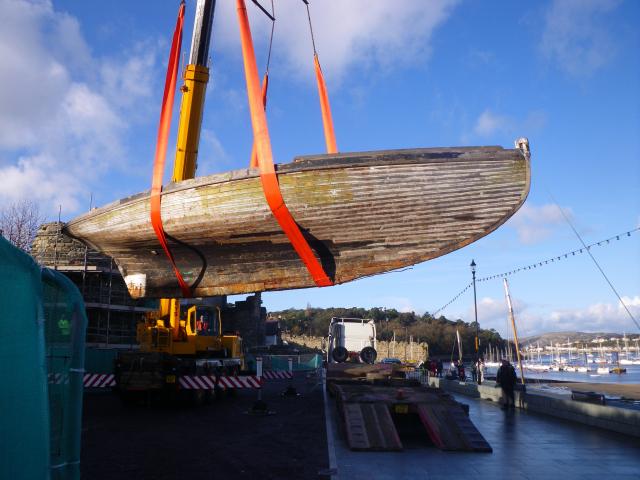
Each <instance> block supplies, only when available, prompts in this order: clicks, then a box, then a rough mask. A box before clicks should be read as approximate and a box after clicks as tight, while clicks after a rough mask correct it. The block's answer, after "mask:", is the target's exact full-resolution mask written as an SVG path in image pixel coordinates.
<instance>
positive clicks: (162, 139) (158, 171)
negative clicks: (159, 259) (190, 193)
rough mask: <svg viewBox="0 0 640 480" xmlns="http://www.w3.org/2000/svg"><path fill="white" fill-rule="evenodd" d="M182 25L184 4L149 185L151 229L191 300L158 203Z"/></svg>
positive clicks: (163, 103)
mask: <svg viewBox="0 0 640 480" xmlns="http://www.w3.org/2000/svg"><path fill="white" fill-rule="evenodd" d="M183 23H184V1H183V2H182V3H181V4H180V10H179V11H178V19H177V21H176V28H175V30H174V32H173V41H172V42H171V53H170V54H169V65H168V67H167V77H166V79H165V83H164V95H163V97H162V109H161V110H160V125H159V126H158V139H157V142H156V155H155V160H154V162H153V181H152V184H151V225H152V226H153V230H154V231H155V232H156V236H157V237H158V240H159V241H160V245H162V249H163V250H164V253H166V254H167V257H168V258H169V261H170V262H171V266H172V267H173V271H174V273H175V274H176V278H177V279H178V283H179V284H180V289H181V290H182V295H183V296H185V297H191V288H189V286H188V285H187V284H186V283H185V281H184V278H182V274H181V273H180V270H179V269H178V266H177V265H176V261H175V259H174V257H173V254H172V253H171V250H170V249H169V245H168V244H167V239H166V236H165V233H164V228H163V227H162V216H161V210H160V203H161V200H162V197H161V195H160V193H161V192H162V177H163V175H164V164H165V160H166V156H167V143H168V140H169V128H170V126H171V113H172V110H173V99H174V96H175V91H176V82H177V78H178V64H179V61H180V46H181V45H182V25H183Z"/></svg>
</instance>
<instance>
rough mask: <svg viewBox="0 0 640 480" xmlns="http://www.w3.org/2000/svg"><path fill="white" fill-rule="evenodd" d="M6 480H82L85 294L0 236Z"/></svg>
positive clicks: (2, 471) (0, 402) (0, 460)
mask: <svg viewBox="0 0 640 480" xmlns="http://www.w3.org/2000/svg"><path fill="white" fill-rule="evenodd" d="M0 306H1V307H2V315H1V316H0V381H1V382H2V385H3V392H2V395H1V396H0V425H2V433H1V434H0V478H2V479H4V478H7V479H9V478H11V479H47V478H53V479H79V478H80V434H81V421H82V390H83V387H82V380H83V373H84V370H83V366H84V338H85V331H86V324H87V319H86V314H85V309H84V302H83V301H82V297H81V296H80V292H79V291H78V289H77V288H76V287H75V285H73V283H72V282H71V281H70V280H69V279H68V278H67V277H65V276H64V275H62V274H61V273H59V272H56V271H53V270H49V269H41V268H40V267H39V266H38V265H37V264H36V263H35V262H34V261H33V260H32V259H31V257H30V256H29V255H27V254H26V253H24V252H23V251H21V250H19V249H17V248H15V247H14V246H13V245H11V244H10V243H9V242H8V241H6V240H5V239H4V238H2V237H0Z"/></svg>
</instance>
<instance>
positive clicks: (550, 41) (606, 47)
mask: <svg viewBox="0 0 640 480" xmlns="http://www.w3.org/2000/svg"><path fill="white" fill-rule="evenodd" d="M619 3H620V2H619V1H618V0H555V1H554V2H553V3H552V5H551V7H550V8H549V10H548V11H547V13H546V15H545V25H544V29H543V32H542V39H541V43H540V49H541V51H542V54H543V55H544V56H545V57H546V58H547V59H548V60H550V61H552V62H554V63H556V64H557V65H558V67H559V68H560V69H562V70H564V71H566V72H567V73H569V74H571V75H574V76H578V75H589V74H591V73H593V72H595V71H596V70H598V69H600V68H602V67H604V66H605V65H606V64H607V62H608V61H609V60H610V59H611V57H612V55H613V54H614V52H615V44H614V42H613V40H612V38H611V35H610V34H609V33H608V32H607V30H606V28H605V26H604V19H605V14H606V13H608V12H610V11H611V10H613V9H615V8H616V7H617V5H618V4H619Z"/></svg>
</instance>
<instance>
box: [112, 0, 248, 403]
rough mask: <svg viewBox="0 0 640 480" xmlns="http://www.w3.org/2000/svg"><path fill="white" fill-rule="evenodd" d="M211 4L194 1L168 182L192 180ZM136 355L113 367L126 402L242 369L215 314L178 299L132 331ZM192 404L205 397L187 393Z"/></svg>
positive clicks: (238, 349) (235, 344) (237, 347)
mask: <svg viewBox="0 0 640 480" xmlns="http://www.w3.org/2000/svg"><path fill="white" fill-rule="evenodd" d="M215 3H216V2H215V0H198V2H197V6H196V16H195V23H194V29H193V37H192V40H191V52H190V55H189V64H188V65H187V66H186V67H185V69H184V75H183V80H184V84H183V85H182V87H181V88H180V90H181V92H182V102H181V105H180V120H179V125H178V140H177V145H176V156H175V161H174V166H173V177H172V181H173V182H179V181H182V180H187V179H190V178H194V177H195V173H196V168H197V156H198V143H199V140H200V129H201V124H202V111H203V107H204V99H205V92H206V88H207V82H208V81H209V69H208V67H207V65H206V63H207V61H208V56H209V41H210V37H211V27H212V22H213V13H214V10H215ZM136 338H137V340H138V342H139V343H140V351H139V352H122V353H121V354H120V355H118V358H117V359H116V365H115V375H116V384H117V389H118V391H119V392H120V394H121V396H122V397H123V398H124V399H126V400H128V399H131V397H133V396H135V394H136V393H138V392H145V393H149V392H165V393H169V394H170V395H174V394H177V393H178V392H179V391H180V382H179V379H180V376H182V375H202V374H214V373H215V374H217V375H219V374H225V373H237V372H238V371H239V370H240V369H241V368H242V367H243V354H242V340H241V338H240V337H239V335H237V334H224V333H223V329H222V317H221V309H220V307H219V306H217V307H214V306H212V305H211V304H207V302H206V301H197V300H196V301H192V302H190V304H187V305H181V302H180V299H176V298H163V299H161V300H160V306H159V309H158V310H157V311H155V312H151V313H148V314H147V315H146V316H145V318H144V321H143V322H141V323H139V324H138V326H137V332H136ZM187 393H188V394H189V395H191V396H192V397H193V399H194V400H195V401H196V402H198V403H199V402H200V401H201V400H203V399H205V398H206V396H207V395H210V394H211V392H210V391H202V390H189V391H188V392H187Z"/></svg>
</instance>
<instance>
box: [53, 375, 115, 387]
mask: <svg viewBox="0 0 640 480" xmlns="http://www.w3.org/2000/svg"><path fill="white" fill-rule="evenodd" d="M48 379H49V383H52V384H55V385H63V384H64V385H68V384H69V374H67V373H50V374H49V375H48ZM82 384H83V385H84V388H107V387H115V386H116V379H115V376H114V375H113V373H85V374H84V376H83V377H82Z"/></svg>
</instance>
